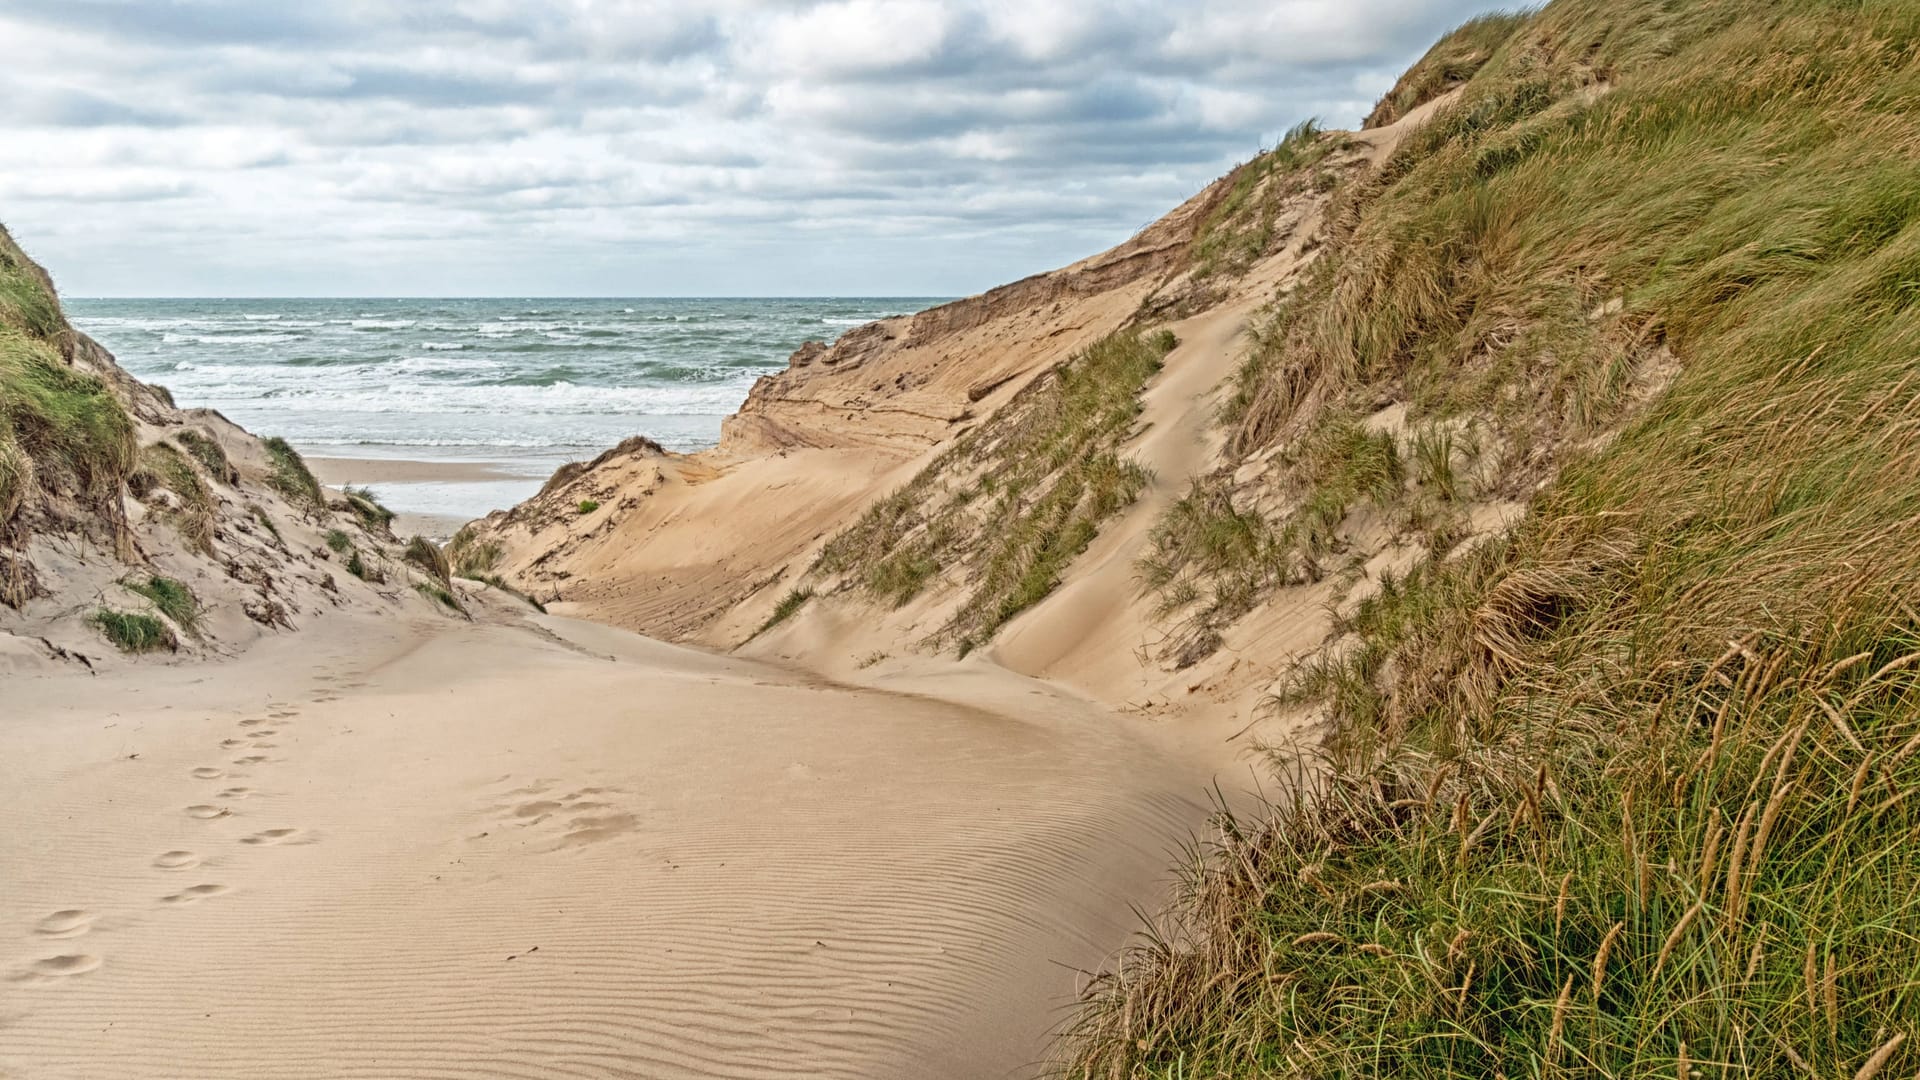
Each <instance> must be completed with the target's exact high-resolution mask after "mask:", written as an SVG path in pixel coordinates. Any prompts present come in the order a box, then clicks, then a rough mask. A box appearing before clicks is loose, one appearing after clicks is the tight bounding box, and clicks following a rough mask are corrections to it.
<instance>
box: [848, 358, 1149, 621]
mask: <svg viewBox="0 0 1920 1080" xmlns="http://www.w3.org/2000/svg"><path fill="white" fill-rule="evenodd" d="M1171 346H1172V336H1171V335H1153V336H1152V337H1151V338H1147V337H1142V336H1141V335H1140V334H1138V333H1136V332H1134V331H1131V330H1125V331H1120V332H1118V333H1115V334H1112V335H1109V336H1108V337H1106V338H1103V339H1101V340H1100V341H1098V342H1096V343H1094V344H1093V345H1090V346H1088V347H1087V348H1086V349H1084V350H1082V351H1081V352H1079V353H1077V354H1075V355H1074V356H1073V357H1072V358H1070V359H1069V360H1067V361H1066V362H1065V363H1063V364H1061V365H1060V366H1059V367H1057V368H1055V369H1054V370H1053V371H1051V372H1049V373H1047V374H1046V375H1044V376H1042V377H1041V378H1040V379H1038V380H1036V381H1035V382H1034V384H1032V385H1031V386H1029V387H1028V388H1027V389H1025V390H1023V391H1022V392H1021V393H1020V394H1019V395H1018V396H1016V397H1015V399H1014V400H1013V401H1011V402H1009V403H1008V404H1007V405H1006V406H1005V407H1004V408H1002V409H1001V410H1000V411H999V412H998V413H996V414H994V416H993V417H992V419H991V420H989V421H988V422H987V423H985V424H982V425H981V426H980V427H979V428H977V429H975V430H974V431H972V432H969V433H968V434H966V435H964V436H962V437H961V438H960V439H959V440H957V441H956V442H955V444H954V445H953V446H952V447H951V448H950V449H948V450H947V451H946V452H944V453H943V454H941V455H940V457H939V458H937V459H935V460H934V462H933V463H932V464H930V465H929V466H927V468H926V469H924V470H923V471H922V472H921V473H920V474H919V475H918V476H916V477H915V478H914V479H913V480H912V481H911V482H910V483H908V485H907V486H906V487H904V488H902V489H901V490H899V491H897V492H895V493H894V494H892V495H891V496H889V497H887V498H885V499H882V500H881V501H880V502H878V503H876V504H874V505H873V506H872V507H871V508H870V509H869V510H868V511H867V513H866V514H864V515H863V516H862V517H861V518H860V520H859V521H858V522H856V523H855V524H854V525H853V526H851V527H850V528H848V529H847V530H846V531H845V532H842V533H841V534H840V535H838V536H836V537H835V538H834V539H832V540H831V541H829V542H828V543H827V545H826V546H825V547H824V548H823V549H822V551H821V554H820V557H819V559H818V560H817V561H816V562H815V564H814V566H813V568H812V570H811V571H810V573H812V574H819V575H833V574H838V575H846V576H848V577H850V578H851V579H852V580H853V581H854V582H856V583H857V585H858V586H859V587H861V588H863V589H864V590H865V591H867V592H868V593H869V594H871V595H873V596H875V597H877V598H879V599H882V600H884V601H885V602H887V603H889V604H892V605H893V606H896V607H897V606H899V605H901V604H904V603H906V602H907V601H909V600H911V599H913V598H914V597H915V596H917V595H919V594H920V593H921V592H922V591H923V590H924V589H926V588H927V587H928V585H929V584H930V583H931V582H932V581H933V580H934V579H935V578H936V577H937V576H938V575H939V574H940V572H941V570H942V569H943V568H953V569H956V570H959V571H961V573H960V574H959V577H960V580H964V581H966V582H968V583H969V584H970V586H971V588H970V592H969V595H968V597H967V599H966V600H965V602H964V603H962V605H961V606H960V608H959V610H958V611H957V612H956V613H955V614H954V615H953V616H952V617H951V618H950V619H949V620H948V621H947V623H946V624H945V625H944V626H943V627H942V628H941V630H940V631H939V632H938V633H937V634H936V635H935V636H936V638H937V640H938V641H939V642H941V643H945V644H951V645H953V646H954V647H955V648H956V649H957V650H958V651H959V652H960V653H962V654H965V653H966V652H968V651H970V650H971V649H973V648H975V647H977V646H978V645H980V644H982V643H983V642H985V641H986V640H988V639H989V638H991V637H992V636H993V634H994V632H995V631H997V630H998V629H999V628H1000V627H1001V626H1002V625H1004V624H1005V623H1006V621H1007V620H1008V619H1011V618H1013V617H1014V616H1015V615H1017V614H1019V613H1020V612H1021V611H1023V610H1025V609H1026V608H1028V607H1030V606H1032V605H1033V604H1034V603H1036V602H1038V601H1039V600H1040V599H1041V598H1042V597H1044V596H1046V595H1047V594H1048V593H1049V592H1051V591H1052V590H1053V588H1054V587H1055V586H1056V585H1057V584H1058V583H1059V576H1060V573H1061V572H1062V571H1063V570H1064V569H1065V567H1066V565H1067V563H1068V562H1069V561H1071V560H1072V559H1073V557H1074V556H1076V555H1078V554H1079V553H1080V552H1082V551H1084V550H1086V547H1087V545H1088V544H1089V543H1091V542H1092V541H1093V537H1094V536H1095V535H1096V534H1097V533H1098V531H1099V528H1100V525H1101V523H1102V522H1104V521H1106V520H1107V519H1108V518H1110V517H1112V516H1113V515H1114V514H1116V513H1118V512H1119V511H1120V510H1121V509H1122V508H1124V507H1125V506H1127V505H1128V504H1130V503H1131V502H1133V500H1134V499H1135V498H1137V497H1138V496H1139V494H1140V491H1141V489H1142V488H1144V487H1145V486H1146V483H1147V480H1148V476H1147V473H1146V470H1144V469H1142V468H1141V467H1140V466H1139V465H1137V464H1135V463H1133V462H1131V461H1127V460H1125V459H1123V458H1121V457H1120V456H1119V448H1120V446H1121V444H1123V443H1124V442H1125V441H1126V439H1127V438H1128V437H1129V436H1130V435H1131V434H1132V433H1133V429H1134V424H1135V420H1136V419H1137V418H1138V416H1139V414H1140V392H1141V391H1142V390H1143V389H1144V388H1145V386H1146V383H1147V380H1148V379H1150V378H1152V376H1153V375H1154V373H1155V372H1157V371H1159V370H1160V365H1161V361H1162V358H1163V357H1164V356H1165V351H1166V349H1167V348H1171Z"/></svg>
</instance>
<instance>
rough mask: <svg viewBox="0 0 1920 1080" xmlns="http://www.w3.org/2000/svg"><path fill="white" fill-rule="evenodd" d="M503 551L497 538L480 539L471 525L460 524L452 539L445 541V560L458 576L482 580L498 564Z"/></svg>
mask: <svg viewBox="0 0 1920 1080" xmlns="http://www.w3.org/2000/svg"><path fill="white" fill-rule="evenodd" d="M503 553H504V549H503V548H502V547H501V545H500V542H499V541H498V540H482V539H480V537H479V534H478V533H477V532H475V531H474V528H473V526H471V525H464V526H461V528H460V530H459V531H458V532H456V533H454V534H453V539H451V540H449V541H447V549H446V555H447V560H448V562H449V563H450V564H451V565H452V567H453V572H454V573H455V574H457V575H458V576H460V577H465V578H475V579H478V580H484V575H486V574H489V573H491V572H492V571H493V569H494V567H496V566H498V565H499V564H500V556H501V555H502V554H503Z"/></svg>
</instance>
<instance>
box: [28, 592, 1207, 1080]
mask: <svg viewBox="0 0 1920 1080" xmlns="http://www.w3.org/2000/svg"><path fill="white" fill-rule="evenodd" d="M447 626H448V623H446V622H445V621H442V622H439V623H433V624H429V623H424V622H423V623H421V624H417V625H415V624H405V623H399V622H395V621H384V622H383V621H378V620H374V619H358V618H351V617H341V618H338V619H336V620H334V621H332V622H330V623H328V624H325V625H322V626H318V627H314V628H312V629H309V630H308V631H306V632H304V633H303V634H301V635H298V636H289V637H287V638H284V639H280V640H277V641H272V642H268V643H265V644H262V645H261V646H259V647H256V648H255V649H253V650H252V651H250V652H249V653H248V654H247V655H246V656H245V657H243V658H241V659H239V660H237V661H233V662H229V663H225V664H221V665H217V666H202V667H192V668H165V669H152V668H147V669H134V670H128V671H122V672H118V673H114V674H110V675H106V676H102V677H100V678H97V679H89V678H84V677H43V678H32V679H29V678H17V679H13V680H10V682H9V686H8V708H7V714H8V716H7V719H6V722H5V723H4V725H0V762H3V763H4V765H0V770H4V775H3V776H0V813H3V814H4V815H5V817H6V820H7V821H8V822H9V828H8V829H7V830H5V832H4V834H0V866H4V867H5V868H6V875H5V885H4V893H0V966H4V970H5V973H6V975H7V976H9V978H8V979H7V980H6V981H5V982H4V983H0V993H4V1006H0V1032H4V1038H0V1075H8V1076H20V1077H34V1078H42V1077H45V1078H65V1077H74V1078H78V1077H101V1076H115V1077H182V1076H193V1077H209V1078H213V1077H235V1078H241V1077H244V1078H249V1080H253V1078H265V1077H382V1078H387V1077H442V1076H479V1075H486V1076H527V1077H534V1076H540V1077H551V1076H596V1077H612V1076H631V1077H662V1076H665V1077H672V1076H702V1077H759V1076H793V1075H810V1076H926V1077H938V1076H953V1077H986V1076H1005V1075H1021V1074H1023V1073H1027V1072H1030V1071H1032V1070H1031V1065H1032V1063H1033V1062H1034V1061H1035V1060H1036V1059H1037V1058H1038V1057H1039V1056H1040V1055H1041V1054H1042V1053H1043V1052H1044V1050H1043V1047H1044V1042H1043V1035H1044V1033H1045V1031H1046V1030H1047V1028H1048V1027H1049V1026H1050V1025H1051V1024H1053V1023H1055V1022H1057V1020H1058V1019H1059V1017H1060V1012H1059V1010H1060V1009H1061V1008H1063V1007H1064V1006H1065V1005H1066V1004H1067V1003H1068V1001H1069V999H1070V995H1071V993H1072V991H1073V989H1074V986H1075V974H1074V969H1076V968H1083V967H1088V966H1092V965H1095V964H1097V963H1099V961H1100V960H1101V959H1102V958H1103V957H1104V956H1105V955H1106V954H1107V952H1108V951H1109V950H1111V949H1112V948H1114V947H1115V946H1116V945H1117V944H1119V943H1120V942H1121V941H1122V940H1123V939H1124V938H1125V937H1126V935H1127V933H1128V932H1129V931H1131V930H1132V929H1133V928H1134V926H1135V925H1136V921H1135V918H1134V916H1133V914H1132V912H1131V910H1130V908H1129V904H1142V905H1148V906H1151V905H1152V904H1153V903H1154V902H1155V900H1156V897H1157V895H1158V891H1159V889H1160V887H1161V885H1162V884H1163V875H1164V869H1165V867H1166V865H1167V861H1168V849H1169V847H1170V846H1171V844H1172V843H1174V842H1175V841H1176V840H1177V838H1178V837H1179V836H1181V835H1182V834H1183V832H1184V831H1185V830H1186V829H1188V828H1190V827H1192V826H1194V825H1196V824H1197V823H1198V821H1199V819H1200V816H1201V814H1202V812H1203V808H1202V807H1199V806H1197V805H1196V804H1195V801H1194V800H1195V797H1196V795H1197V794H1198V793H1199V792H1200V791H1201V790H1202V789H1203V786H1204V783H1205V781H1206V778H1207V776H1208V775H1209V771H1208V769H1207V768H1206V765H1205V763H1203V762H1198V761H1195V760H1192V758H1191V756H1189V755H1186V754H1183V753H1182V752H1180V751H1178V750H1177V749H1174V748H1171V747H1170V746H1169V745H1167V744H1166V743H1164V742H1163V741H1162V740H1161V739H1160V738H1159V736H1158V735H1157V734H1156V733H1155V732H1153V731H1152V730H1150V729H1146V728H1143V727H1138V726H1135V725H1133V724H1132V723H1130V722H1129V721H1127V720H1125V719H1124V718H1115V717H1114V716H1112V715H1110V714H1107V713H1104V712H1102V711H1100V710H1097V709H1095V708H1093V707H1092V706H1090V705H1088V704H1086V703H1084V702H1081V701H1080V700H1078V699H1076V698H1073V697H1070V696H1066V695H1064V694H1062V693H1060V692H1058V691H1056V690H1053V689H1050V688H1048V687H1046V686H1044V685H1042V684H1039V683H1034V682H1031V681H1029V680H1025V679H1022V678H1020V677H1018V676H1014V675H1010V674H1008V673H1006V672H1004V671H1001V670H999V669H996V668H993V667H991V666H988V665H980V664H976V665H967V666H948V667H944V668H931V667H930V668H926V669H923V670H921V671H919V672H918V673H916V674H913V675H911V676H908V675H898V676H894V677H892V678H890V679H888V680H887V681H886V682H887V685H884V686H881V687H875V688H861V689H855V688H849V687H844V686H839V685H834V684H829V683H826V682H823V681H820V680H818V679H817V678H813V677H810V676H805V675H800V674H795V673H791V672H787V671H784V670H781V669H778V668H773V667H769V666H766V665H763V664H758V663H754V662H749V661H740V660H732V659H724V658H718V657H714V656H711V655H708V654H705V653H699V652H692V651H688V650H683V649H679V648H675V647H672V646H666V645H660V644H657V643H653V642H649V641H646V640H644V639H641V638H637V637H632V636H629V635H626V634H623V633H621V632H618V631H614V630H608V629H605V628H601V627H595V626H590V625H586V624H580V623H571V622H568V621H564V620H541V621H539V622H538V623H537V624H526V625H521V626H503V625H499V624H498V622H497V620H496V622H495V624H493V625H488V624H486V623H485V622H483V623H481V624H475V625H465V624H461V625H460V626H458V627H457V628H455V629H453V630H448V629H447ZM960 700H964V701H966V702H967V704H964V705H963V704H956V703H954V702H956V701H960ZM186 701H192V702H193V705H192V706H191V707H185V706H183V705H181V704H180V703H182V702H186Z"/></svg>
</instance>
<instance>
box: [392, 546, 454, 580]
mask: <svg viewBox="0 0 1920 1080" xmlns="http://www.w3.org/2000/svg"><path fill="white" fill-rule="evenodd" d="M402 559H403V560H404V561H405V562H407V563H409V564H410V565H413V566H416V567H418V568H420V569H421V570H424V571H426V572H427V574H428V575H430V576H431V577H432V578H433V579H434V580H435V581H437V582H439V583H440V584H441V585H442V586H443V587H450V586H452V584H453V566H452V564H450V563H449V562H448V561H447V553H446V552H444V551H442V550H440V545H439V544H436V543H434V542H433V541H431V540H429V539H427V538H426V537H424V536H416V537H414V538H413V539H412V540H410V541H408V543H407V550H406V554H405V555H403V556H402Z"/></svg>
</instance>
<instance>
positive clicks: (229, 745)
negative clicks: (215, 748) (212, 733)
mask: <svg viewBox="0 0 1920 1080" xmlns="http://www.w3.org/2000/svg"><path fill="white" fill-rule="evenodd" d="M245 745H247V740H245V739H221V740H220V749H222V750H231V749H233V748H234V747H236V746H245Z"/></svg>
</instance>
